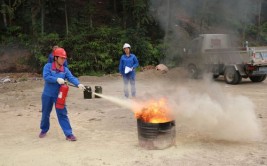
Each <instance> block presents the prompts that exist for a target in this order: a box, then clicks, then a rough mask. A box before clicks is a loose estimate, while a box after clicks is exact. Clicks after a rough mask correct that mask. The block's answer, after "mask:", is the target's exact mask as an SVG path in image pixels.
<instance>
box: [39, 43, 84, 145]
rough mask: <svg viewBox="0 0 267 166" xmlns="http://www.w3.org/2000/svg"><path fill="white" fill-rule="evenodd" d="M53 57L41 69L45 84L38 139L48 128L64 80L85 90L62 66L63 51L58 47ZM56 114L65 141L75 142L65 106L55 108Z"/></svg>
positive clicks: (65, 56) (64, 55)
mask: <svg viewBox="0 0 267 166" xmlns="http://www.w3.org/2000/svg"><path fill="white" fill-rule="evenodd" d="M53 55H54V61H53V63H47V64H46V65H45V66H44V68H43V78H44V81H45V84H44V90H43V94H42V119H41V124H40V128H41V133H40V134H39V137H40V138H44V137H45V136H46V133H47V132H48V130H49V128H50V113H51V111H52V108H53V105H54V103H55V102H56V100H57V98H58V94H59V89H60V86H61V84H64V83H65V79H67V80H68V81H69V82H71V83H72V84H74V85H75V86H77V87H79V88H80V89H83V90H84V89H85V87H84V85H83V84H80V82H79V80H78V79H77V78H76V77H74V76H73V75H72V74H71V72H70V70H69V69H68V68H67V67H65V66H63V64H64V62H65V61H66V58H67V54H66V52H65V50H64V49H63V48H60V47H58V48H56V49H55V50H54V51H53ZM56 113H57V117H58V121H59V124H60V127H61V128H62V130H63V132H64V134H65V136H66V140H68V141H76V140H77V139H76V137H75V136H74V135H73V133H72V128H71V125H70V121H69V118H68V115H67V108H66V106H64V108H63V109H57V108H56Z"/></svg>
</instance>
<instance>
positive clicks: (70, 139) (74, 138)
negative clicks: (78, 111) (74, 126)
mask: <svg viewBox="0 0 267 166" xmlns="http://www.w3.org/2000/svg"><path fill="white" fill-rule="evenodd" d="M66 140H67V141H77V138H76V137H75V136H74V135H69V136H67V137H66Z"/></svg>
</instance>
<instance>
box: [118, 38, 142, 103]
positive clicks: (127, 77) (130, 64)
mask: <svg viewBox="0 0 267 166" xmlns="http://www.w3.org/2000/svg"><path fill="white" fill-rule="evenodd" d="M130 49H131V46H130V44H128V43H125V44H124V45H123V51H124V54H123V55H122V56H121V59H120V65H119V71H120V74H121V75H122V77H123V83H124V96H125V97H126V98H128V97H129V91H128V84H129V82H130V84H131V95H132V97H133V98H135V97H136V90H135V69H136V68H137V67H138V65H139V63H138V60H137V58H136V56H135V55H134V54H132V53H130Z"/></svg>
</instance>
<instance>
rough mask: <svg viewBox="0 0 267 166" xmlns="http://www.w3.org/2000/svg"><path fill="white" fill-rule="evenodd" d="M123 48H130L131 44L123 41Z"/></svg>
mask: <svg viewBox="0 0 267 166" xmlns="http://www.w3.org/2000/svg"><path fill="white" fill-rule="evenodd" d="M124 48H131V46H130V44H128V43H124V45H123V49H124Z"/></svg>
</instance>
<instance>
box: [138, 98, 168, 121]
mask: <svg viewBox="0 0 267 166" xmlns="http://www.w3.org/2000/svg"><path fill="white" fill-rule="evenodd" d="M135 117H136V118H137V119H141V120H142V121H144V122H147V123H165V122H169V121H171V120H172V118H171V112H170V109H169V108H168V106H167V101H166V99H163V98H162V99H160V100H158V101H155V100H151V101H148V102H146V103H145V104H144V105H143V107H142V108H141V109H140V110H138V111H135Z"/></svg>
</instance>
